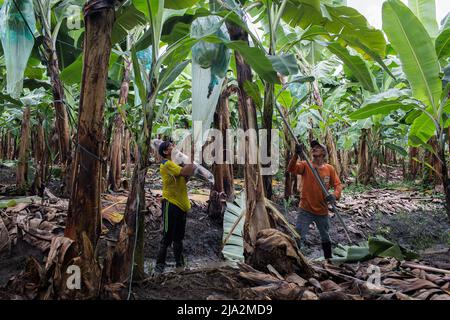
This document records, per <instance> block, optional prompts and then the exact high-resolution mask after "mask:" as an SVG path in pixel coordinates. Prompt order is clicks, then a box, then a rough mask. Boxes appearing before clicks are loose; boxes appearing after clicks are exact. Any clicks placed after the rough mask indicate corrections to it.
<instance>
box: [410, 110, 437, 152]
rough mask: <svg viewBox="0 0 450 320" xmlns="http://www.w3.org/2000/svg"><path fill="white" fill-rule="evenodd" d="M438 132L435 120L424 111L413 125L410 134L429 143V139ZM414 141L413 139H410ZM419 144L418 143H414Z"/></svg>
mask: <svg viewBox="0 0 450 320" xmlns="http://www.w3.org/2000/svg"><path fill="white" fill-rule="evenodd" d="M435 133H436V126H435V125H434V123H433V120H431V119H430V117H429V116H427V115H426V114H425V113H422V114H421V115H420V116H419V117H418V118H417V119H416V120H414V122H413V123H412V125H411V128H410V131H409V135H410V136H414V137H417V138H419V139H420V140H421V141H422V142H424V143H427V142H428V140H430V138H431V137H432V136H434V135H435ZM410 141H411V142H413V143H414V141H413V140H411V139H410ZM414 146H417V143H414Z"/></svg>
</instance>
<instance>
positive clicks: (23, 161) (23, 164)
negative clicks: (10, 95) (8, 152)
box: [16, 106, 30, 193]
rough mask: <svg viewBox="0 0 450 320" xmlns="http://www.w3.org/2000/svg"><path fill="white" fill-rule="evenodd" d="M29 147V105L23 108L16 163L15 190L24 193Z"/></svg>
mask: <svg viewBox="0 0 450 320" xmlns="http://www.w3.org/2000/svg"><path fill="white" fill-rule="evenodd" d="M29 148H30V107H29V106H26V107H25V108H24V109H23V117H22V127H21V130H20V145H19V161H18V164H17V173H16V184H17V190H18V191H19V192H20V193H24V192H26V191H27V188H28V181H27V176H28V158H29V151H30V150H29Z"/></svg>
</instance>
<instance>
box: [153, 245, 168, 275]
mask: <svg viewBox="0 0 450 320" xmlns="http://www.w3.org/2000/svg"><path fill="white" fill-rule="evenodd" d="M166 256H167V246H166V245H164V244H161V246H160V247H159V252H158V257H157V258H156V266H155V271H156V272H158V273H162V272H163V271H164V268H165V266H166Z"/></svg>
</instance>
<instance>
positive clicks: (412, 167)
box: [408, 147, 420, 181]
mask: <svg viewBox="0 0 450 320" xmlns="http://www.w3.org/2000/svg"><path fill="white" fill-rule="evenodd" d="M414 159H417V160H418V159H419V149H418V148H415V147H410V148H409V174H408V178H409V179H410V180H413V181H414V180H416V179H417V174H418V173H419V170H420V163H419V162H418V161H416V160H414Z"/></svg>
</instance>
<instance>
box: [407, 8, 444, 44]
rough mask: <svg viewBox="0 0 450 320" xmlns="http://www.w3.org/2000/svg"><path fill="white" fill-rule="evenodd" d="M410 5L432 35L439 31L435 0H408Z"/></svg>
mask: <svg viewBox="0 0 450 320" xmlns="http://www.w3.org/2000/svg"><path fill="white" fill-rule="evenodd" d="M408 7H409V8H410V9H411V11H412V12H413V13H414V14H415V15H416V17H417V18H419V20H420V22H422V23H423V25H424V26H425V29H427V31H428V33H429V34H430V36H431V37H435V36H436V34H437V32H438V24H437V19H436V1H435V0H408Z"/></svg>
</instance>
